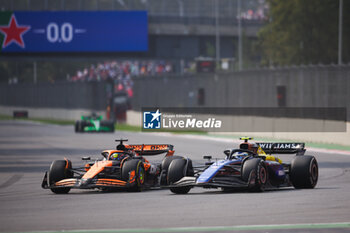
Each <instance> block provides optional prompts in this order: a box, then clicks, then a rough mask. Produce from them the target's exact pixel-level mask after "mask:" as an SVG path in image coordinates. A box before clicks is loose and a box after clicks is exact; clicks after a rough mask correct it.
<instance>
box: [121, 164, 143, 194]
mask: <svg viewBox="0 0 350 233" xmlns="http://www.w3.org/2000/svg"><path fill="white" fill-rule="evenodd" d="M145 178H146V173H145V168H144V166H143V163H142V162H141V161H140V160H138V159H132V160H127V161H125V162H124V163H123V167H122V179H123V180H124V181H127V182H129V184H130V187H129V189H128V191H131V192H141V191H142V188H143V186H144V183H145Z"/></svg>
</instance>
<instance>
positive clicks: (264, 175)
mask: <svg viewBox="0 0 350 233" xmlns="http://www.w3.org/2000/svg"><path fill="white" fill-rule="evenodd" d="M251 174H252V175H253V174H254V175H255V177H256V178H255V183H254V184H252V185H251V184H249V190H250V191H253V192H262V191H264V190H265V186H266V183H267V181H268V172H267V168H266V165H265V163H264V161H263V160H262V159H260V158H253V159H249V160H246V161H245V162H244V163H243V167H242V180H244V181H245V182H248V181H249V178H250V175H251Z"/></svg>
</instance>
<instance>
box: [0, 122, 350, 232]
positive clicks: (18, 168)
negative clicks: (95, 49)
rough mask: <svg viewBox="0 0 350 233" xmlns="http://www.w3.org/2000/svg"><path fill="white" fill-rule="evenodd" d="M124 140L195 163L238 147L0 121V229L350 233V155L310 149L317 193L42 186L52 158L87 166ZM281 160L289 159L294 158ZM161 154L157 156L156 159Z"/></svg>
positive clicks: (175, 137) (174, 137) (153, 135)
mask: <svg viewBox="0 0 350 233" xmlns="http://www.w3.org/2000/svg"><path fill="white" fill-rule="evenodd" d="M119 138H128V139H129V143H130V144H142V143H145V144H147V143H159V144H162V143H166V144H173V145H174V146H175V154H178V155H184V156H189V157H191V158H192V159H193V160H194V162H195V163H196V164H198V163H200V162H201V161H203V160H202V156H203V155H212V156H213V157H217V158H223V153H222V151H223V150H224V149H226V148H232V147H235V146H237V144H235V143H233V142H232V143H231V142H229V141H227V140H225V141H219V140H211V139H208V138H205V137H204V138H203V137H201V136H191V137H188V136H183V135H170V134H156V133H131V132H115V133H114V134H112V133H106V134H97V133H89V134H76V133H74V131H73V126H56V125H48V124H39V123H33V122H27V121H0V232H27V231H54V232H55V231H62V230H66V231H71V230H83V231H82V232H84V230H93V231H96V232H113V231H116V232H118V231H119V232H121V230H123V229H124V230H125V231H127V232H141V231H144V232H189V231H191V232H222V231H234V232H237V231H243V232H349V231H350V223H349V222H350V155H348V154H333V153H329V152H326V151H325V152H317V153H315V152H314V153H312V151H310V152H309V153H307V154H312V155H315V156H316V157H317V160H318V162H319V167H320V170H319V174H320V176H319V182H318V185H317V187H316V188H315V189H312V190H310V189H307V190H296V189H294V188H285V189H281V190H274V191H267V192H263V193H250V192H244V191H241V192H235V193H223V192H221V191H220V190H215V189H201V188H195V189H192V190H191V191H190V193H189V194H187V195H175V194H172V193H171V192H170V191H169V190H149V191H145V192H140V193H129V192H114V193H103V192H99V191H95V190H71V192H70V193H69V194H67V195H56V194H53V193H52V192H51V191H50V190H44V189H42V188H41V182H42V178H43V176H44V172H45V171H46V170H47V169H48V168H49V166H50V164H51V162H52V161H53V160H56V159H62V158H63V157H67V158H69V159H71V160H72V162H73V166H76V165H81V164H83V162H82V161H81V160H80V159H81V157H82V156H91V157H93V158H99V157H100V156H101V155H100V152H101V151H102V150H104V149H113V148H114V147H115V145H116V143H115V142H114V140H115V139H119ZM281 158H282V160H289V159H291V158H292V155H284V156H281ZM161 159H162V156H155V157H152V158H151V159H150V160H152V161H155V162H157V161H161ZM313 224H316V225H313ZM257 225H259V226H257ZM260 225H261V226H260ZM249 226H250V228H249ZM294 228H296V230H295V229H294ZM330 228H331V229H330ZM107 229H112V230H111V231H109V230H107ZM133 229H136V230H133ZM291 229H294V230H291Z"/></svg>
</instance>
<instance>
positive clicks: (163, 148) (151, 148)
mask: <svg viewBox="0 0 350 233" xmlns="http://www.w3.org/2000/svg"><path fill="white" fill-rule="evenodd" d="M125 148H129V149H133V150H134V151H135V152H136V153H138V154H140V155H159V154H162V153H168V154H167V155H172V154H173V153H174V146H173V145H169V144H149V145H143V144H141V145H125Z"/></svg>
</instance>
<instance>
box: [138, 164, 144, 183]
mask: <svg viewBox="0 0 350 233" xmlns="http://www.w3.org/2000/svg"><path fill="white" fill-rule="evenodd" d="M139 181H140V184H143V183H144V182H145V171H144V170H143V168H142V167H140V168H139Z"/></svg>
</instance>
